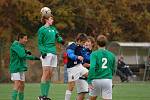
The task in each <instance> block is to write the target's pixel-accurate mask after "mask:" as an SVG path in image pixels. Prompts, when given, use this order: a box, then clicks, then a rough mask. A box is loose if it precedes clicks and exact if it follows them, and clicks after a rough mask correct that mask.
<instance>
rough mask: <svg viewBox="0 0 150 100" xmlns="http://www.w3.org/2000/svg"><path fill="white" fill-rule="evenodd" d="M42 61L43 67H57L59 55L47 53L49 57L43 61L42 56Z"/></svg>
mask: <svg viewBox="0 0 150 100" xmlns="http://www.w3.org/2000/svg"><path fill="white" fill-rule="evenodd" d="M40 59H41V61H42V67H47V66H50V67H57V55H54V54H52V53H47V56H46V57H45V58H44V59H43V58H42V56H41V57H40Z"/></svg>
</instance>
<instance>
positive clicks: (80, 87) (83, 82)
mask: <svg viewBox="0 0 150 100" xmlns="http://www.w3.org/2000/svg"><path fill="white" fill-rule="evenodd" d="M94 42H95V41H94V38H93V37H91V36H88V40H87V41H86V42H85V44H84V47H85V48H84V49H83V53H84V54H83V55H84V60H83V63H82V64H83V66H84V67H86V68H87V69H89V67H90V54H91V53H92V48H93V46H94ZM76 87H77V93H78V96H77V100H84V98H85V95H86V93H88V92H89V90H88V83H87V77H80V78H79V79H78V80H77V81H76Z"/></svg>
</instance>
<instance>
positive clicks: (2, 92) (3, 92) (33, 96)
mask: <svg viewBox="0 0 150 100" xmlns="http://www.w3.org/2000/svg"><path fill="white" fill-rule="evenodd" d="M39 86H40V85H39V84H26V88H25V100H37V96H38V95H40V90H39V88H40V87H39ZM65 89H66V85H65V84H53V85H52V87H51V91H50V93H49V94H51V95H50V96H51V98H52V100H64V94H65ZM11 91H12V84H0V100H10V95H11ZM75 97H76V92H75V91H74V92H73V95H72V98H71V100H75ZM98 100H102V99H100V98H99V99H98ZM113 100H150V82H146V83H145V82H136V83H121V84H116V85H115V87H114V88H113Z"/></svg>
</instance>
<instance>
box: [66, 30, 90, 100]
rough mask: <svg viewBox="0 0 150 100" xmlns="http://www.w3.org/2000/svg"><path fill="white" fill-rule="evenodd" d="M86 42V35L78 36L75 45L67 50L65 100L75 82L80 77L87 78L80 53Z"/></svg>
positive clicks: (68, 99)
mask: <svg viewBox="0 0 150 100" xmlns="http://www.w3.org/2000/svg"><path fill="white" fill-rule="evenodd" d="M86 41H87V35H86V34H83V33H81V34H78V35H77V38H76V43H72V44H71V45H69V47H68V48H67V55H68V63H67V72H68V87H67V90H66V94H65V100H70V97H71V93H72V91H73V89H74V86H75V81H76V80H77V79H79V77H81V76H85V77H87V75H88V70H87V69H86V68H85V67H83V65H82V62H83V60H84V58H83V55H82V52H81V51H82V50H83V48H84V47H83V45H84V43H85V42H86Z"/></svg>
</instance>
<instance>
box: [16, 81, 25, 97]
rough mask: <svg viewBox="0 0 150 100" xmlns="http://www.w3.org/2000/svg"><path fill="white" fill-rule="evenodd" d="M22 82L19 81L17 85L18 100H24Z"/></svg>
mask: <svg viewBox="0 0 150 100" xmlns="http://www.w3.org/2000/svg"><path fill="white" fill-rule="evenodd" d="M24 87H25V85H24V81H20V84H19V93H18V96H19V100H24Z"/></svg>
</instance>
